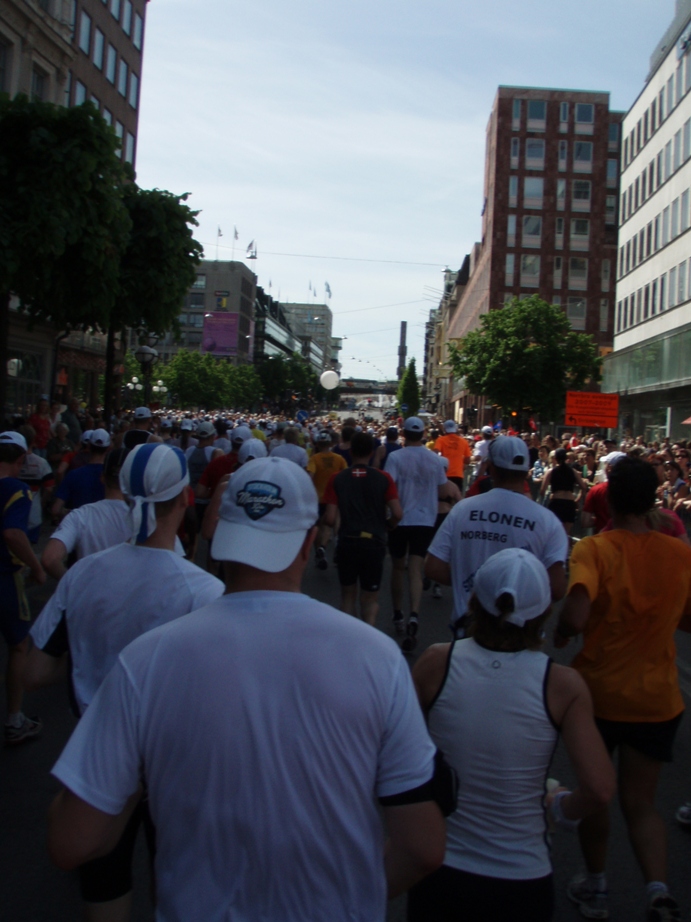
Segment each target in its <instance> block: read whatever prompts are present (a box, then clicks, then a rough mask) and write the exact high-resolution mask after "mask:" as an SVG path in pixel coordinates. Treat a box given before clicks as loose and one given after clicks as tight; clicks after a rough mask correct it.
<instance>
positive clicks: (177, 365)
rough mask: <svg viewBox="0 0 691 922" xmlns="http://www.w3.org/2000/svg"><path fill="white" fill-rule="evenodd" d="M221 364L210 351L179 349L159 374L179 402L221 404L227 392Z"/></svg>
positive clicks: (201, 404)
mask: <svg viewBox="0 0 691 922" xmlns="http://www.w3.org/2000/svg"><path fill="white" fill-rule="evenodd" d="M220 364H221V363H220V362H219V360H218V359H214V357H213V356H212V355H210V354H209V353H207V354H206V355H202V354H201V353H200V352H191V351H189V350H187V349H181V350H180V351H179V352H177V353H176V354H175V355H174V356H173V357H172V359H171V360H170V361H169V362H168V364H167V365H166V366H165V367H164V368H162V369H161V371H160V376H161V379H162V380H163V381H164V382H165V384H166V386H167V387H168V390H169V391H170V393H171V394H172V397H173V400H174V402H175V403H176V404H177V405H178V406H181V407H207V408H209V407H220V406H223V405H224V404H225V402H226V401H225V397H226V392H227V382H226V378H225V376H224V374H223V372H222V370H221V368H220V367H219V366H220Z"/></svg>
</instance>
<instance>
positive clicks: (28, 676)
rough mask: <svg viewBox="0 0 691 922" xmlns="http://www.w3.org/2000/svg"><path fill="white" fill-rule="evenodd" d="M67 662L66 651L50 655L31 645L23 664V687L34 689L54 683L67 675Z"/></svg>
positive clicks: (28, 689) (29, 689)
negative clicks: (58, 654)
mask: <svg viewBox="0 0 691 922" xmlns="http://www.w3.org/2000/svg"><path fill="white" fill-rule="evenodd" d="M68 662H69V658H68V654H67V653H64V654H63V655H62V656H50V655H49V654H48V653H44V652H43V650H39V649H38V647H32V649H31V650H30V651H29V655H28V656H27V658H26V664H25V666H24V676H23V678H24V687H25V688H26V690H27V691H35V690H36V689H37V688H43V687H44V686H45V685H55V683H56V682H59V681H60V680H61V679H63V678H65V676H66V675H67V666H68Z"/></svg>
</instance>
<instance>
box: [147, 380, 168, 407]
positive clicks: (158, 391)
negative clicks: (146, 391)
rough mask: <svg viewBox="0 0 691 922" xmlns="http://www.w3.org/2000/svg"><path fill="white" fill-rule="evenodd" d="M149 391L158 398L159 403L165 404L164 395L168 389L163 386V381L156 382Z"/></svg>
mask: <svg viewBox="0 0 691 922" xmlns="http://www.w3.org/2000/svg"><path fill="white" fill-rule="evenodd" d="M151 390H152V391H153V392H154V394H155V395H156V396H157V397H158V398H159V400H160V402H161V403H165V402H166V394H167V393H168V388H167V387H166V386H165V384H164V383H163V381H157V382H156V383H155V384H154V386H153V387H152V388H151Z"/></svg>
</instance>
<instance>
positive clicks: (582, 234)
mask: <svg viewBox="0 0 691 922" xmlns="http://www.w3.org/2000/svg"><path fill="white" fill-rule="evenodd" d="M589 245H590V221H589V220H588V218H572V219H571V239H570V241H569V246H570V247H571V249H572V250H587V249H588V246H589Z"/></svg>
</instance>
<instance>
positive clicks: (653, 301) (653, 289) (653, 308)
mask: <svg viewBox="0 0 691 922" xmlns="http://www.w3.org/2000/svg"><path fill="white" fill-rule="evenodd" d="M650 313H651V314H652V316H653V317H654V316H655V314H656V313H657V279H655V281H654V282H653V283H652V285H651V286H650Z"/></svg>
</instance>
